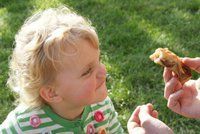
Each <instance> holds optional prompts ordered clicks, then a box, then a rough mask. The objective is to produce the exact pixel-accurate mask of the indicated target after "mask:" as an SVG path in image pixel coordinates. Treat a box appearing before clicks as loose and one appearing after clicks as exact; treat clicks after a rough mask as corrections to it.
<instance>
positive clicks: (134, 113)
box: [129, 106, 140, 124]
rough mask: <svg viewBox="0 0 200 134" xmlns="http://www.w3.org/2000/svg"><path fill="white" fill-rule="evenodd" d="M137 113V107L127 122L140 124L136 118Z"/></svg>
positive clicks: (138, 110)
mask: <svg viewBox="0 0 200 134" xmlns="http://www.w3.org/2000/svg"><path fill="white" fill-rule="evenodd" d="M139 112H140V106H137V107H136V109H135V110H134V111H133V113H132V115H131V117H130V119H129V122H136V123H138V124H140V120H139V117H138V114H139Z"/></svg>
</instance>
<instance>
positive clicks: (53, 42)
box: [8, 6, 99, 108]
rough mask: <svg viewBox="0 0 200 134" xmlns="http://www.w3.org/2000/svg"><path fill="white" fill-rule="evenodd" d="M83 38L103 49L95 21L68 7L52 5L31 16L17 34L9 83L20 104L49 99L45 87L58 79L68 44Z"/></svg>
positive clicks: (39, 103) (35, 104)
mask: <svg viewBox="0 0 200 134" xmlns="http://www.w3.org/2000/svg"><path fill="white" fill-rule="evenodd" d="M79 39H88V40H89V41H91V42H92V44H93V45H94V47H95V48H97V49H98V48H99V47H98V46H99V40H98V36H97V34H96V32H95V28H94V27H93V26H92V25H91V22H90V21H89V20H87V19H85V18H83V17H82V16H80V15H77V14H76V13H75V12H74V11H72V10H70V9H69V8H68V7H66V6H62V7H59V8H50V9H47V10H44V11H41V12H39V13H36V14H35V15H33V16H31V17H30V18H28V19H27V20H26V21H25V23H24V24H23V26H22V27H21V29H20V30H19V32H18V33H17V34H16V36H15V44H16V46H15V48H14V50H13V54H12V58H11V61H10V74H9V79H8V85H9V86H10V87H11V89H13V90H14V91H17V93H18V94H19V103H20V104H23V105H25V106H27V107H28V108H36V107H41V106H42V105H43V104H44V103H45V102H44V100H43V99H42V98H41V96H40V94H39V90H40V88H41V87H42V86H44V85H48V84H50V83H52V82H54V78H55V76H56V72H57V71H58V68H59V66H60V65H62V61H61V59H62V56H64V55H73V54H75V52H74V53H73V54H71V53H66V52H67V51H66V50H67V49H68V46H73V47H74V48H76V43H77V41H78V40H79Z"/></svg>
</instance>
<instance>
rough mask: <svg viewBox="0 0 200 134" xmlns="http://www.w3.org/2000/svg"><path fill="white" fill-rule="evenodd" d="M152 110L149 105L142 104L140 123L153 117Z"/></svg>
mask: <svg viewBox="0 0 200 134" xmlns="http://www.w3.org/2000/svg"><path fill="white" fill-rule="evenodd" d="M151 112H152V111H150V109H149V107H148V105H142V106H141V107H140V112H139V119H140V123H142V122H144V121H146V120H148V119H149V118H151V115H150V113H151Z"/></svg>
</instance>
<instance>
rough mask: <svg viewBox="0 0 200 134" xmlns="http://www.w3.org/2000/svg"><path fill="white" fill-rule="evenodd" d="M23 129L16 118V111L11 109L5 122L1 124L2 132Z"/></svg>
mask: <svg viewBox="0 0 200 134" xmlns="http://www.w3.org/2000/svg"><path fill="white" fill-rule="evenodd" d="M20 132H21V130H20V128H19V126H18V123H17V118H16V111H15V110H13V111H11V112H10V113H9V114H8V116H7V117H6V119H5V120H4V121H3V123H2V124H1V126H0V133H9V134H11V133H20Z"/></svg>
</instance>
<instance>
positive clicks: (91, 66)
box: [81, 61, 95, 73]
mask: <svg viewBox="0 0 200 134" xmlns="http://www.w3.org/2000/svg"><path fill="white" fill-rule="evenodd" d="M94 66H95V61H92V62H90V63H89V64H87V65H86V66H85V67H83V69H81V72H82V73H83V72H84V71H87V70H88V69H89V68H93V67H94Z"/></svg>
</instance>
